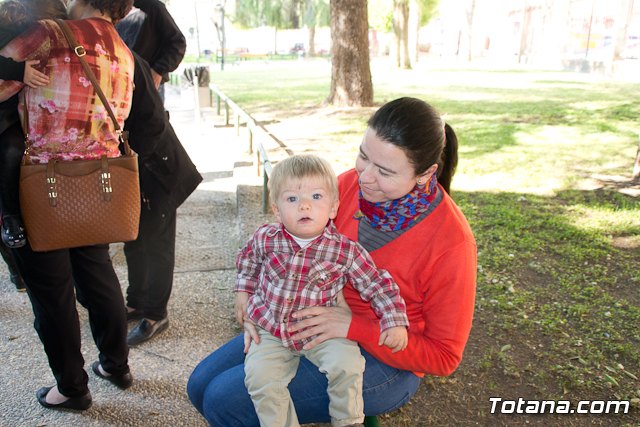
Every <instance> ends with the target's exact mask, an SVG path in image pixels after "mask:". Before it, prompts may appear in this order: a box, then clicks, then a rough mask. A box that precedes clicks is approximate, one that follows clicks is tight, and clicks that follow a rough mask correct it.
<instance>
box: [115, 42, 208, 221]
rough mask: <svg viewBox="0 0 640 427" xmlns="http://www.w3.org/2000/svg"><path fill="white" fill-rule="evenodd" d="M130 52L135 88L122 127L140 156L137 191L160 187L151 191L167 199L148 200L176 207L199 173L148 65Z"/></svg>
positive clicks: (192, 189)
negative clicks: (129, 110) (166, 108)
mask: <svg viewBox="0 0 640 427" xmlns="http://www.w3.org/2000/svg"><path fill="white" fill-rule="evenodd" d="M132 53H133V57H134V60H135V73H134V78H133V82H134V84H135V89H134V91H133V98H132V101H131V112H130V113H129V117H128V118H127V119H126V120H125V122H124V130H125V131H127V132H129V143H130V145H131V148H133V150H134V151H135V152H137V153H138V156H139V158H138V161H139V166H140V190H141V192H142V193H145V190H146V192H147V193H151V189H150V188H149V187H150V186H156V185H160V186H162V188H163V189H164V190H165V191H164V192H157V191H155V192H153V193H154V194H162V195H163V196H164V195H165V193H166V199H165V200H152V201H151V203H153V204H155V205H157V204H159V203H160V204H166V205H167V206H168V207H170V208H173V209H177V208H178V206H180V205H181V204H182V202H184V201H185V200H186V198H187V197H189V195H190V194H191V193H192V192H193V191H194V190H195V189H196V187H197V186H198V184H199V183H200V182H201V181H202V176H201V175H200V173H199V172H198V170H197V169H196V167H195V165H194V164H193V162H192V161H191V158H190V157H189V155H188V154H187V152H186V151H185V149H184V147H183V146H182V144H181V143H180V140H179V139H178V136H177V135H176V133H175V132H174V130H173V127H172V126H171V124H170V123H169V120H168V119H167V116H166V114H165V110H164V107H163V103H162V99H161V98H160V95H159V94H158V90H157V89H156V88H155V86H154V84H153V78H152V77H151V70H150V68H149V64H147V62H146V61H145V60H144V59H142V58H141V57H140V56H139V55H137V54H136V53H135V52H132Z"/></svg>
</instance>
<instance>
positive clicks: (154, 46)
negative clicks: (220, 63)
mask: <svg viewBox="0 0 640 427" xmlns="http://www.w3.org/2000/svg"><path fill="white" fill-rule="evenodd" d="M133 6H134V9H132V10H131V12H130V13H129V14H128V15H127V16H126V17H125V18H124V19H123V20H122V21H120V22H118V23H117V24H116V29H117V30H118V33H119V34H120V37H122V40H124V42H125V43H126V44H127V46H129V48H130V49H131V50H133V51H134V52H136V53H137V54H138V55H140V56H141V57H142V58H144V59H145V60H146V61H147V62H148V63H149V65H150V66H151V75H152V77H153V81H154V83H155V85H156V88H157V89H158V90H159V91H160V97H161V99H162V102H163V103H164V83H165V82H168V81H169V73H170V72H172V71H174V70H175V69H176V68H178V66H179V65H180V62H182V58H184V54H185V52H186V50H187V41H186V39H185V38H184V35H183V34H182V32H181V31H180V28H178V25H177V24H176V23H175V21H174V20H173V18H172V17H171V14H170V13H169V11H168V10H167V8H166V6H165V5H164V3H162V2H161V1H160V0H135V1H134V3H133Z"/></svg>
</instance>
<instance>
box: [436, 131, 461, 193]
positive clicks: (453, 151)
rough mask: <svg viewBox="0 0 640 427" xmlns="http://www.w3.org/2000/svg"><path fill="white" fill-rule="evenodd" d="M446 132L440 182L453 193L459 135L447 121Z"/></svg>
mask: <svg viewBox="0 0 640 427" xmlns="http://www.w3.org/2000/svg"><path fill="white" fill-rule="evenodd" d="M444 134H445V140H444V150H442V157H441V159H440V162H438V183H440V185H441V186H442V188H444V190H445V191H446V192H447V193H449V194H451V180H452V179H453V175H454V174H455V173H456V167H457V166H458V137H457V136H456V133H455V132H454V131H453V128H452V127H451V126H449V125H448V124H447V123H445V124H444Z"/></svg>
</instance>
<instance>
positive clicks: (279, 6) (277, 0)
mask: <svg viewBox="0 0 640 427" xmlns="http://www.w3.org/2000/svg"><path fill="white" fill-rule="evenodd" d="M303 4H304V3H303V0H236V7H235V13H234V16H233V22H234V23H236V24H238V25H239V26H241V27H243V28H257V27H261V26H264V25H267V26H270V27H275V28H277V29H287V28H300V26H301V23H302V19H301V16H302V10H303V9H302V7H303Z"/></svg>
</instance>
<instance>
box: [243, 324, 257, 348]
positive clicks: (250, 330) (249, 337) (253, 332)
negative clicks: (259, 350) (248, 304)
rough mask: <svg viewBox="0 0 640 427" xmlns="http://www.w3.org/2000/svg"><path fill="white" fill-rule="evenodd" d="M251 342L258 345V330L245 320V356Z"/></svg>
mask: <svg viewBox="0 0 640 427" xmlns="http://www.w3.org/2000/svg"><path fill="white" fill-rule="evenodd" d="M251 341H254V342H255V343H256V344H260V335H258V329H257V328H256V325H254V324H253V323H252V322H251V321H249V320H247V321H246V322H244V352H245V354H246V353H247V352H248V351H249V347H250V346H251Z"/></svg>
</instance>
